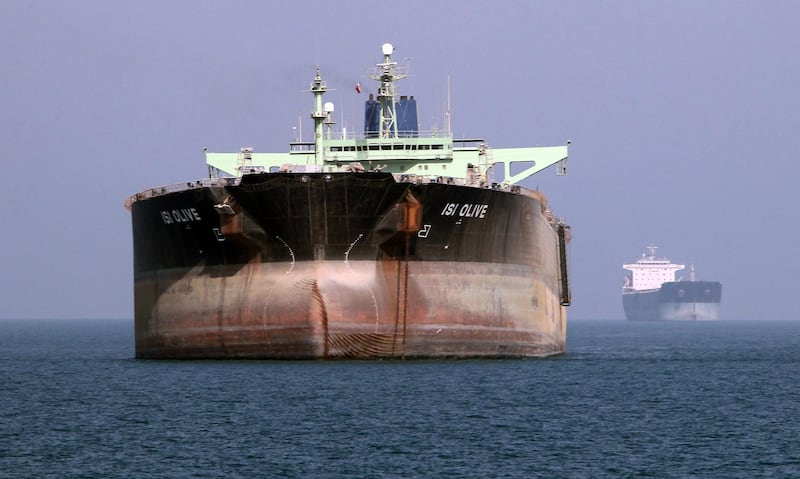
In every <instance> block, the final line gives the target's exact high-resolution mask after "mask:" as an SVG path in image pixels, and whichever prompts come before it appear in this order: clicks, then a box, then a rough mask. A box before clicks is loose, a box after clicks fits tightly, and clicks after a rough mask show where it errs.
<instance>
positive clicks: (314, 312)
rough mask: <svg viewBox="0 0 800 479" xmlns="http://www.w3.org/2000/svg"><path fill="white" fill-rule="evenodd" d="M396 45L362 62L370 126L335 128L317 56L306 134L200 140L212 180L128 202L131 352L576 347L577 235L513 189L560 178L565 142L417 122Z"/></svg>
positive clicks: (382, 352) (230, 354) (498, 352)
mask: <svg viewBox="0 0 800 479" xmlns="http://www.w3.org/2000/svg"><path fill="white" fill-rule="evenodd" d="M392 52H393V47H392V45H391V44H385V45H383V47H382V53H383V58H382V61H381V62H380V63H378V64H377V65H376V66H375V68H373V69H370V70H368V72H367V76H368V77H369V78H371V79H373V80H376V82H377V83H376V84H375V86H374V89H375V92H374V94H376V96H373V93H369V92H368V91H367V92H366V93H368V94H369V100H367V101H366V103H365V111H364V118H365V121H364V123H365V124H364V131H363V134H361V133H359V134H357V135H353V133H352V132H345V131H342V132H340V133H337V132H334V131H333V128H332V127H333V124H334V123H335V122H334V121H333V120H334V118H333V115H332V113H333V104H332V103H326V102H323V94H324V93H325V92H326V91H327V85H326V83H325V81H323V79H322V76H321V73H320V71H319V68H317V71H316V76H315V77H314V80H313V82H312V83H311V87H310V91H311V93H312V94H313V96H314V103H313V111H312V113H311V118H312V119H313V121H314V140H313V141H311V142H304V141H302V139H299V140H297V139H296V141H295V142H293V143H291V144H290V148H289V151H286V152H280V153H261V152H254V151H253V150H252V149H251V148H242V149H241V151H239V152H228V153H212V152H208V151H207V152H206V163H207V165H208V171H209V178H206V179H202V180H197V181H190V182H188V183H182V184H179V185H172V186H164V187H157V188H149V189H146V190H144V191H142V192H140V193H138V194H136V195H134V196H132V197H131V198H130V199H129V200H128V202H127V206H128V208H130V210H131V213H132V223H133V259H134V262H133V263H134V264H133V266H134V305H135V336H136V357H137V358H180V359H187V358H198V359H199V358H254V359H337V358H447V357H457V358H464V357H537V356H548V355H553V354H559V353H563V352H564V351H565V347H566V321H567V310H566V308H567V305H569V304H570V293H569V283H568V278H567V257H566V256H567V243H568V241H569V239H570V236H571V235H570V229H569V226H568V225H567V224H566V223H565V222H564V221H562V220H560V219H558V218H557V217H555V216H554V215H553V213H552V211H551V210H550V208H549V206H548V204H547V198H546V197H545V196H544V195H543V194H542V193H540V192H539V191H536V190H530V189H527V188H524V187H522V186H521V185H520V184H519V183H520V182H521V181H523V180H525V179H527V178H529V177H530V176H532V175H534V174H536V173H537V172H539V171H541V170H543V169H545V168H547V167H549V166H555V165H558V166H557V168H558V170H557V171H558V172H559V173H563V172H565V163H566V161H567V146H566V145H561V146H551V147H527V148H489V146H488V145H487V144H486V143H485V142H484V141H483V140H482V139H475V138H466V139H463V138H458V137H453V136H452V135H451V133H450V128H449V125H448V127H447V129H446V130H438V131H433V132H424V131H421V130H420V129H419V124H418V118H417V113H416V111H417V110H416V100H415V99H414V97H413V96H412V97H410V98H409V97H407V96H405V95H403V96H399V97H398V95H397V94H396V89H395V82H396V81H397V80H399V79H401V78H403V77H405V76H407V67H403V66H400V65H398V64H397V63H396V62H395V61H394V60H393V59H392ZM366 88H368V87H366ZM360 89H361V87H360V83H359V84H356V92H360ZM491 121H497V119H496V118H494V119H491ZM512 163H513V164H515V166H521V167H522V168H521V169H518V171H516V172H514V171H513V170H512V169H511V165H512ZM496 171H499V172H502V178H497V179H495V172H496Z"/></svg>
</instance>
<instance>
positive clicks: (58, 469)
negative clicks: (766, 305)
mask: <svg viewBox="0 0 800 479" xmlns="http://www.w3.org/2000/svg"><path fill="white" fill-rule="evenodd" d="M569 329H570V330H569V335H568V348H569V352H568V353H567V354H565V355H563V356H560V357H558V358H552V359H545V360H487V361H430V362H424V361H406V362H401V361H374V362H369V361H359V362H269V361H183V362H181V361H137V360H135V359H133V354H134V352H133V322H132V321H119V320H114V321H101V320H35V321H34V320H25V321H23V320H0V477H2V478H17V477H19V478H49V477H52V478H56V477H57V478H161V477H164V478H173V477H174V478H184V477H185V478H260V477H303V478H305V477H319V478H351V477H357V478H362V477H363V478H411V477H425V478H428V477H430V478H439V477H479V478H494V477H502V478H537V477H542V478H596V477H615V478H616V477H636V478H639V477H659V478H661V477H663V478H668V477H675V478H688V477H697V478H753V477H800V321H796V322H788V321H787V322H778V321H765V322H759V321H729V322H725V321H722V322H718V323H692V324H677V323H651V324H648V323H628V322H625V321H588V320H585V321H571V322H570V328H569Z"/></svg>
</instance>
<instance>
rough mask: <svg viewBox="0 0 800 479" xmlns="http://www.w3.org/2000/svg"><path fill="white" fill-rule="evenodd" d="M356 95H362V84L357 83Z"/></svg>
mask: <svg viewBox="0 0 800 479" xmlns="http://www.w3.org/2000/svg"><path fill="white" fill-rule="evenodd" d="M356 93H361V83H356Z"/></svg>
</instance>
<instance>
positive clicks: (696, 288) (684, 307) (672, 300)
mask: <svg viewBox="0 0 800 479" xmlns="http://www.w3.org/2000/svg"><path fill="white" fill-rule="evenodd" d="M721 299H722V284H721V283H719V282H716V281H675V282H668V283H664V284H662V285H661V288H660V289H655V290H649V291H639V292H624V293H623V294H622V306H623V309H624V310H625V317H626V318H627V319H628V320H630V321H716V320H719V307H720V301H721Z"/></svg>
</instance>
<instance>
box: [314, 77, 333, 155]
mask: <svg viewBox="0 0 800 479" xmlns="http://www.w3.org/2000/svg"><path fill="white" fill-rule="evenodd" d="M326 91H328V86H327V85H326V84H325V82H324V81H322V76H320V73H319V67H317V74H316V76H315V77H314V83H312V84H311V93H313V94H314V111H312V112H311V118H313V119H314V165H319V164H320V163H322V159H323V158H322V155H323V154H324V150H323V148H324V147H325V145H324V141H325V140H324V136H323V132H324V129H323V124H324V123H323V122H324V121H325V119H326V118H327V117H328V113H327V112H326V111H325V110H326V109H324V108H323V105H322V95H324V94H325V92H326ZM332 109H333V108H332V107H331V110H332Z"/></svg>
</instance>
